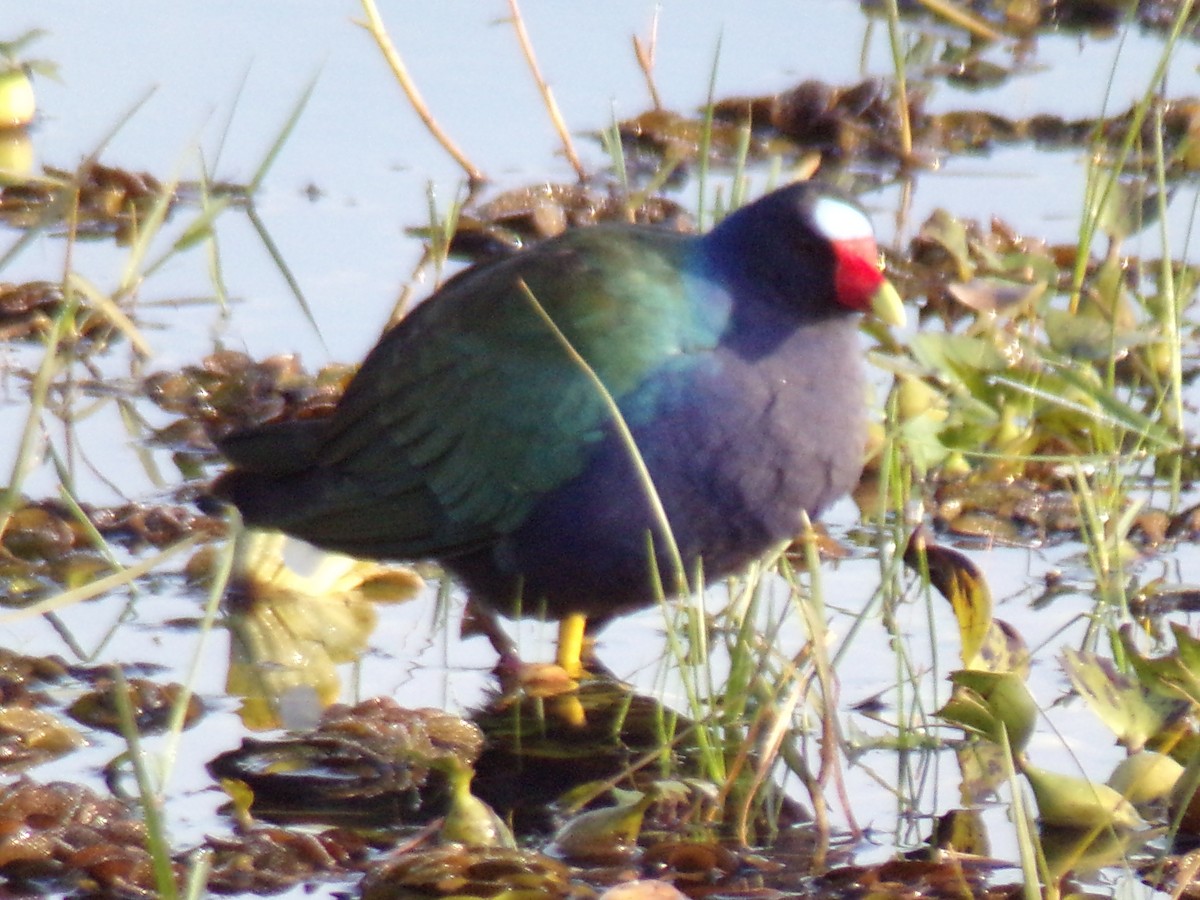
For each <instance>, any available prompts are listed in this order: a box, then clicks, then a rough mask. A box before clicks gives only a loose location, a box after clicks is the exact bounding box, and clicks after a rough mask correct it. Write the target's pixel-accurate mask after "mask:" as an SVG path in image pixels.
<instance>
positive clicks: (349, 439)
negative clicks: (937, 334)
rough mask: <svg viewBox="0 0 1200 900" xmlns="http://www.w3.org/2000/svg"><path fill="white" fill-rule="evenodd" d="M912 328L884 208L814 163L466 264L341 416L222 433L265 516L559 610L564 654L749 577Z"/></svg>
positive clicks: (231, 488) (481, 592)
mask: <svg viewBox="0 0 1200 900" xmlns="http://www.w3.org/2000/svg"><path fill="white" fill-rule="evenodd" d="M864 313H870V314H872V315H874V316H876V317H877V318H879V319H880V320H882V321H884V322H886V323H889V324H892V325H899V324H901V323H902V322H903V317H904V313H903V307H902V305H901V300H900V297H899V294H898V293H897V291H896V290H895V288H894V287H893V286H892V285H891V283H890V282H889V281H887V280H886V278H885V277H884V274H883V273H882V271H881V267H880V262H879V251H878V249H877V245H876V241H875V237H874V232H873V230H872V227H871V223H870V220H869V218H868V216H867V214H866V213H865V212H864V211H863V209H862V207H861V206H859V205H858V203H857V202H856V201H855V200H853V199H852V198H851V197H850V196H848V195H846V194H843V193H841V192H840V191H838V190H837V189H835V188H834V187H832V186H829V185H824V184H820V183H818V182H816V181H801V182H795V183H792V184H789V185H786V186H783V187H780V188H777V189H775V190H773V191H771V192H769V193H766V194H764V195H763V196H761V197H760V198H759V199H757V200H755V201H753V202H751V203H749V204H747V205H745V206H743V207H741V208H739V209H737V210H735V211H733V212H730V213H729V214H728V215H726V216H725V217H724V218H723V219H722V220H721V221H720V222H719V223H718V224H717V225H716V226H715V227H713V228H712V229H711V230H710V231H708V232H707V233H705V234H703V235H695V234H684V233H681V232H678V231H673V230H667V229H663V228H655V227H652V226H640V225H633V224H625V223H621V224H611V223H610V224H598V225H592V226H587V227H578V228H573V229H569V230H567V231H566V232H564V233H562V234H560V235H558V236H556V237H554V238H550V239H547V240H545V241H542V242H540V243H538V244H536V245H534V246H532V247H530V248H529V249H525V250H522V251H519V252H515V253H513V254H511V255H508V256H505V257H502V258H499V259H491V260H486V261H483V262H480V263H477V264H475V265H474V266H472V267H470V268H467V269H465V270H463V271H461V272H459V273H457V274H455V275H454V276H452V277H451V278H449V279H448V280H446V281H445V282H444V283H443V284H442V285H441V287H440V288H438V289H437V290H436V291H435V292H434V293H433V294H432V295H431V296H430V297H428V298H427V299H426V300H425V301H424V302H422V303H420V304H418V305H417V306H416V307H415V308H414V309H413V310H412V311H411V312H410V313H409V314H408V315H406V316H405V317H404V318H403V319H401V320H400V321H399V322H398V323H397V324H396V325H394V326H393V327H391V329H390V330H388V331H386V332H385V333H384V335H383V336H382V337H381V338H380V340H379V342H378V344H377V345H376V346H375V347H374V348H373V349H372V350H371V351H370V352H369V353H368V354H367V356H366V358H365V360H364V361H363V363H362V365H361V367H360V368H359V369H358V371H357V373H356V374H355V375H354V377H353V378H352V379H351V380H350V382H349V384H348V385H347V387H346V390H345V393H344V394H343V396H342V397H341V398H340V400H339V402H338V403H337V405H336V407H335V409H334V411H333V412H332V414H331V415H330V416H329V417H328V418H324V419H310V420H296V421H287V422H279V423H271V424H266V425H261V426H257V427H253V428H250V429H247V430H244V431H241V432H237V433H234V434H231V435H229V436H227V437H225V438H224V439H222V440H220V441H218V447H219V449H220V450H221V452H222V453H223V454H224V456H225V457H226V459H227V460H228V462H229V463H230V464H231V467H230V468H229V469H228V470H227V471H225V472H224V473H223V474H221V475H220V476H219V477H218V478H217V479H216V481H215V482H214V483H213V485H212V493H213V494H214V495H215V496H216V497H219V498H221V499H222V500H224V501H226V502H228V503H232V504H233V506H235V507H236V508H237V509H238V510H239V511H240V513H241V517H242V521H243V522H244V523H245V524H246V525H247V526H250V527H256V528H273V529H278V530H281V531H283V532H286V533H287V534H290V535H292V536H294V537H297V538H300V539H302V540H304V541H307V542H309V543H311V544H314V545H316V546H317V547H319V548H322V549H325V550H330V551H336V552H340V553H345V554H349V555H351V556H357V557H364V558H374V559H387V560H397V561H400V560H404V561H411V560H424V559H430V560H434V561H437V562H439V563H440V564H441V565H442V566H443V567H444V569H445V570H447V571H448V572H449V573H450V574H451V575H452V576H453V577H454V578H456V579H457V580H458V581H459V582H460V583H461V585H462V586H463V587H465V589H466V591H467V592H468V596H469V597H470V599H471V601H472V602H473V603H475V604H479V605H482V606H483V607H484V608H485V609H487V610H490V611H494V612H498V613H500V614H502V615H504V616H508V617H517V616H543V617H545V618H547V619H551V620H558V621H559V632H558V645H557V655H556V661H557V662H558V664H559V665H560V666H562V668H564V669H565V670H567V672H568V673H569V674H571V675H572V677H578V676H581V675H583V674H585V668H586V667H585V665H584V662H583V659H582V654H583V648H584V645H585V640H586V637H587V636H589V635H591V634H592V633H594V631H595V630H596V629H598V628H599V627H600V626H602V625H603V624H606V623H607V622H608V621H609V620H611V619H612V618H613V617H616V616H619V615H622V614H625V613H628V612H631V611H633V610H636V609H638V608H642V607H645V606H647V605H650V604H653V603H655V602H656V601H657V600H658V599H659V598H660V597H663V596H670V595H673V594H676V593H679V592H681V591H684V590H686V589H688V588H687V585H691V588H692V589H694V588H695V585H696V583H697V580H698V578H702V579H703V580H704V581H706V582H713V581H715V580H717V579H720V578H723V577H725V576H728V575H731V574H735V573H738V572H739V571H741V570H743V569H744V568H745V567H747V566H748V565H749V564H750V563H751V562H752V561H754V560H756V559H758V558H760V557H762V556H763V555H764V554H766V553H767V552H768V551H769V550H771V549H772V548H774V547H777V546H782V545H783V544H785V543H786V542H788V541H790V540H792V539H794V538H795V537H796V536H797V535H798V534H800V533H801V528H802V523H803V521H804V516H805V515H807V516H809V517H811V518H816V517H817V516H819V515H820V513H821V512H822V511H824V510H825V509H826V508H828V507H829V506H830V505H831V504H832V503H833V502H834V501H835V500H837V499H838V498H839V497H841V496H842V495H843V494H845V493H846V492H848V491H849V490H850V489H851V488H852V487H853V486H854V484H855V483H856V482H857V480H858V478H859V475H860V474H861V470H862V466H863V457H864V454H865V445H866V419H867V415H866V397H865V373H864V367H863V360H862V356H863V354H862V350H861V347H860V340H859V334H858V324H859V321H860V319H861V318H862V314H864Z"/></svg>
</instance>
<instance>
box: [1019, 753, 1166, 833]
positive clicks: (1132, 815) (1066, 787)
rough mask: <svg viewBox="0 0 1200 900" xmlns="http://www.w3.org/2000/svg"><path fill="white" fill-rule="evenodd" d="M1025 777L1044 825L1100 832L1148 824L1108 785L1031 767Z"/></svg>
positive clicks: (1026, 767) (1027, 768) (1023, 769)
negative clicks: (1105, 829) (1104, 829)
mask: <svg viewBox="0 0 1200 900" xmlns="http://www.w3.org/2000/svg"><path fill="white" fill-rule="evenodd" d="M1022 774H1023V775H1024V776H1025V778H1026V779H1027V780H1028V781H1029V786H1030V787H1031V788H1033V797H1034V800H1036V801H1037V807H1038V818H1039V820H1040V821H1041V822H1042V823H1043V824H1044V825H1056V826H1062V827H1066V828H1086V829H1096V830H1099V829H1101V828H1137V827H1139V826H1141V825H1144V824H1145V822H1143V821H1142V817H1141V816H1139V815H1138V813H1137V810H1135V809H1134V808H1133V805H1132V804H1131V803H1130V802H1129V801H1128V800H1126V799H1125V798H1124V797H1122V796H1121V794H1120V793H1119V792H1118V791H1115V790H1113V789H1112V788H1110V787H1109V786H1108V785H1107V784H1098V783H1096V782H1093V781H1088V780H1087V779H1086V778H1076V777H1074V776H1071V775H1061V774H1059V773H1057V772H1049V771H1047V770H1045V769H1039V768H1037V767H1036V766H1029V765H1027V766H1024V767H1023V768H1022Z"/></svg>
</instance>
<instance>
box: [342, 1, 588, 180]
mask: <svg viewBox="0 0 1200 900" xmlns="http://www.w3.org/2000/svg"><path fill="white" fill-rule="evenodd" d="M364 2H365V0H364ZM508 8H509V10H511V11H512V23H513V28H515V29H516V31H517V40H518V41H519V42H520V44H521V52H522V53H523V54H524V55H525V61H526V62H527V63H529V70H530V72H532V73H533V80H534V81H536V82H537V86H538V91H540V92H541V95H542V102H543V103H545V104H546V111H547V112H548V113H549V114H550V121H551V122H553V123H554V130H555V131H557V132H558V138H559V140H560V141H562V145H563V151H564V152H565V153H566V154H567V160H568V162H570V163H571V168H573V169H574V170H575V174H576V175H578V176H579V180H580V181H583V180H585V179H586V178H587V170H586V169H584V167H583V162H582V161H581V160H580V159H579V154H577V153H576V152H575V144H574V143H573V142H572V141H571V133H570V132H569V131H568V130H567V123H566V122H564V121H563V117H562V113H561V112H559V109H558V103H557V102H556V101H555V99H554V92H553V91H551V90H550V85H548V84H547V83H546V79H545V78H543V77H542V72H541V70H540V69H539V68H538V64H537V57H535V56H534V55H533V44H532V43H530V41H529V32H528V31H526V30H525V20H524V19H522V18H521V10H520V8H519V7H518V6H517V0H508Z"/></svg>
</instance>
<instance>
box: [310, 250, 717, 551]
mask: <svg viewBox="0 0 1200 900" xmlns="http://www.w3.org/2000/svg"><path fill="white" fill-rule="evenodd" d="M693 242H694V239H691V238H686V237H683V236H675V235H672V234H669V233H665V232H653V231H644V232H643V231H634V230H630V229H609V228H604V227H594V228H588V229H581V230H579V231H575V232H571V233H570V234H568V235H567V236H565V237H563V238H561V239H559V240H556V241H552V242H550V243H548V244H544V245H541V246H539V247H537V248H534V249H533V250H530V251H527V252H525V253H522V254H519V255H517V256H514V257H512V258H510V259H507V260H504V261H501V262H498V263H495V264H492V265H489V266H483V267H478V268H476V269H472V270H468V271H467V272H465V273H463V274H462V275H459V276H458V277H456V278H454V279H451V280H450V281H449V282H447V283H446V285H445V286H444V287H443V288H442V289H441V291H440V292H439V295H438V296H437V297H436V299H435V300H434V301H433V302H432V303H430V304H429V305H428V306H423V307H419V308H418V309H417V310H416V311H414V313H413V314H412V315H411V317H410V320H409V321H407V322H405V323H404V324H403V325H401V326H399V327H398V328H396V329H394V330H393V331H392V332H390V333H389V334H388V335H386V336H385V337H384V338H383V340H382V341H381V342H380V344H379V345H378V346H377V347H376V348H375V349H374V350H373V351H372V352H371V354H370V355H369V356H368V357H367V359H366V361H365V362H364V363H363V366H362V369H361V370H360V372H359V374H358V376H357V377H356V378H355V379H354V381H353V383H352V384H351V386H350V388H349V390H348V391H347V393H346V396H345V397H344V398H343V400H342V402H341V404H340V405H339V407H338V411H337V413H336V415H335V418H334V420H333V422H332V423H331V427H330V430H329V431H328V432H327V433H326V439H325V441H324V445H323V446H322V447H321V448H320V450H319V451H318V453H317V466H318V467H319V470H318V471H317V472H315V473H314V477H313V478H312V479H311V481H312V482H313V490H314V491H315V492H316V494H315V495H314V494H313V493H312V492H310V496H309V497H308V501H309V502H308V503H302V504H300V506H301V507H310V508H309V509H308V510H307V511H305V512H302V511H301V510H300V509H298V510H297V512H298V513H300V514H301V515H303V516H305V517H312V516H313V514H314V513H315V516H316V518H319V519H320V521H319V522H316V523H314V525H313V528H314V529H319V533H317V532H315V531H314V537H313V539H314V540H317V542H318V543H321V542H322V541H324V542H325V543H326V544H332V545H337V546H341V547H342V548H343V549H351V550H353V549H359V550H361V551H369V552H374V553H378V554H381V555H395V556H421V555H445V554H449V553H453V552H456V551H458V550H465V549H470V548H471V547H473V546H476V545H478V544H480V543H483V542H486V541H488V540H491V539H494V538H495V537H496V536H498V535H501V534H504V533H506V532H508V531H511V530H512V529H514V528H515V527H517V526H518V525H519V524H520V523H521V521H522V520H523V519H524V517H525V516H526V514H527V513H528V511H529V509H530V507H531V506H532V504H533V503H534V502H535V501H536V500H537V498H538V497H539V496H540V495H542V494H543V493H545V492H547V491H549V490H552V489H553V488H555V487H557V486H558V485H560V484H563V483H564V482H566V481H568V480H570V479H571V478H572V477H574V476H575V475H577V474H578V473H579V472H580V471H581V470H582V468H583V466H584V464H585V461H586V458H587V454H588V452H589V450H590V449H591V448H592V446H593V445H594V444H595V443H596V442H597V441H598V440H600V438H601V437H602V435H603V429H604V425H605V423H606V421H607V420H608V418H609V413H608V411H607V408H606V406H605V404H604V401H603V398H602V397H601V396H600V395H599V392H598V391H597V390H596V388H595V386H594V385H593V384H592V383H591V381H590V380H589V379H588V377H587V375H586V374H585V373H584V372H583V371H582V370H581V369H580V367H579V366H578V365H577V364H576V363H574V362H572V360H571V359H570V357H569V356H568V354H567V352H566V350H565V349H564V348H563V346H562V344H561V342H560V340H559V339H557V338H556V337H555V335H554V334H553V332H552V331H551V329H550V328H549V327H548V325H547V324H546V322H545V321H544V319H543V318H542V317H541V316H540V315H539V314H538V312H537V309H536V307H535V305H534V303H533V301H532V300H531V299H530V294H532V296H533V297H535V298H536V299H537V302H538V304H540V305H541V306H542V307H543V308H544V309H545V311H546V313H547V314H548V315H549V316H550V317H551V319H552V320H553V321H554V322H555V323H556V324H557V325H558V327H559V328H560V329H561V330H562V332H563V333H564V334H565V336H566V337H567V339H568V340H569V341H570V343H571V345H572V346H573V347H574V348H575V349H576V350H577V351H578V352H579V353H580V354H581V355H582V356H583V358H584V359H585V360H587V362H588V364H589V365H590V366H591V367H592V368H593V369H594V371H595V372H596V373H597V374H598V375H599V377H600V378H601V380H602V381H603V383H604V384H605V386H606V387H607V389H608V390H609V391H610V392H611V393H612V394H613V395H614V396H615V397H616V398H617V400H618V402H619V403H620V402H621V401H622V400H626V401H629V400H630V398H631V396H632V395H633V393H634V391H635V390H636V389H637V388H638V387H639V386H640V385H641V384H642V383H643V382H644V381H645V380H646V379H647V378H648V377H650V376H651V375H652V374H653V372H654V371H655V370H656V369H659V368H660V367H670V366H675V365H679V364H685V365H686V364H687V361H688V360H689V359H691V358H693V356H692V355H693V354H695V353H697V352H701V351H703V350H705V349H707V348H711V347H712V346H713V345H714V344H715V342H716V337H717V334H718V333H719V330H720V327H721V326H722V325H723V314H722V313H721V311H720V310H719V309H717V310H713V309H708V308H707V307H706V306H705V304H704V303H702V302H701V303H698V302H697V301H696V297H697V296H698V295H702V294H704V293H705V292H704V291H703V290H701V289H700V287H699V285H698V284H692V285H690V287H691V290H689V285H688V284H687V283H686V281H687V279H688V278H689V277H690V276H687V275H685V274H683V273H684V272H685V271H686V265H687V261H688V256H689V253H690V251H691V248H692V246H693ZM523 285H524V286H527V287H528V291H526V290H525V289H524V287H523ZM716 305H717V306H719V305H720V304H719V303H717V304H716ZM622 411H623V414H624V415H625V416H626V418H627V419H629V420H630V421H631V424H636V422H637V420H638V419H640V418H644V417H647V416H650V415H652V414H653V409H652V404H650V403H648V402H647V403H640V401H639V403H630V402H626V404H625V405H624V406H623V407H622ZM321 470H323V471H321ZM331 475H332V476H334V477H333V478H332V479H331V478H329V476H331ZM310 504H311V506H310ZM293 525H294V523H293Z"/></svg>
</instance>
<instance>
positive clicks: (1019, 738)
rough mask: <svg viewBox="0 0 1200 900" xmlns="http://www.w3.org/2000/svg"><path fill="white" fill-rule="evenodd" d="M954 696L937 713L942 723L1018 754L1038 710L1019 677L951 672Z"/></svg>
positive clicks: (1011, 674)
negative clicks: (979, 736) (1005, 746)
mask: <svg viewBox="0 0 1200 900" xmlns="http://www.w3.org/2000/svg"><path fill="white" fill-rule="evenodd" d="M950 680H951V681H953V682H954V684H955V691H954V694H953V695H952V696H951V698H950V700H949V701H948V702H947V703H946V705H945V706H943V707H942V708H941V709H940V710H938V715H939V716H941V717H942V718H943V719H945V720H946V721H948V722H950V723H952V724H954V725H958V726H960V727H962V728H965V729H967V730H969V731H974V732H977V733H978V734H980V735H982V736H983V737H986V738H987V739H988V740H991V741H993V742H995V743H997V744H1002V743H1004V737H1005V736H1006V735H1007V737H1008V745H1009V746H1010V747H1011V748H1012V752H1013V753H1014V754H1017V753H1020V751H1021V750H1023V749H1024V748H1025V746H1026V744H1028V743H1029V739H1030V738H1031V737H1032V736H1033V729H1034V726H1035V725H1036V724H1037V714H1038V708H1037V703H1035V702H1034V699H1033V695H1032V694H1030V693H1029V688H1027V687H1026V686H1025V682H1024V681H1023V680H1022V679H1021V677H1020V676H1018V675H1016V674H1015V673H1012V672H981V671H973V670H961V671H958V672H952V673H951V674H950Z"/></svg>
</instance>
